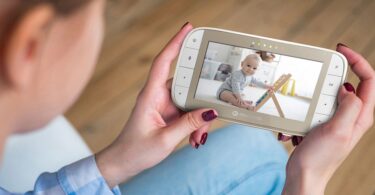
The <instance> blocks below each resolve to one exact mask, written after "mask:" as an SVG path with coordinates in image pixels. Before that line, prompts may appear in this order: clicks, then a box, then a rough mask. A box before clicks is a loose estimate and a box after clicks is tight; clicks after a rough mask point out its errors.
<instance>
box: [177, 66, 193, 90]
mask: <svg viewBox="0 0 375 195" xmlns="http://www.w3.org/2000/svg"><path fill="white" fill-rule="evenodd" d="M192 76H193V69H190V68H184V67H179V69H178V72H177V80H176V85H179V86H182V87H189V86H190V82H191V77H192Z"/></svg>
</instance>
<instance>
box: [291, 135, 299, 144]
mask: <svg viewBox="0 0 375 195" xmlns="http://www.w3.org/2000/svg"><path fill="white" fill-rule="evenodd" d="M292 144H293V146H297V145H298V140H297V136H293V137H292Z"/></svg>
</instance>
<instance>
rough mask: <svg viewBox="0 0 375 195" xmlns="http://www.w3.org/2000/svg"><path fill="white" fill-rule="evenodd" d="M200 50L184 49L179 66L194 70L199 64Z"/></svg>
mask: <svg viewBox="0 0 375 195" xmlns="http://www.w3.org/2000/svg"><path fill="white" fill-rule="evenodd" d="M197 56H198V50H195V49H189V48H184V50H183V51H182V55H181V58H180V62H179V66H183V67H187V68H191V69H194V66H195V63H196V62H197Z"/></svg>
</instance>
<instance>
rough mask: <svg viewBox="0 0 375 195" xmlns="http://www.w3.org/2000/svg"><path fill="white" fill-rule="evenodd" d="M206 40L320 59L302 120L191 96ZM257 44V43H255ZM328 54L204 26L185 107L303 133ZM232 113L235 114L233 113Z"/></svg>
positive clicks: (330, 53)
mask: <svg viewBox="0 0 375 195" xmlns="http://www.w3.org/2000/svg"><path fill="white" fill-rule="evenodd" d="M209 42H216V43H220V44H225V45H230V46H236V47H242V48H248V49H253V50H262V51H268V52H272V53H275V54H279V55H287V56H291V57H296V58H302V59H307V60H313V61H318V62H322V63H323V65H322V68H321V71H320V75H319V78H318V82H317V84H316V87H315V91H314V94H313V98H312V101H311V104H310V107H309V110H308V113H307V115H306V118H305V121H304V122H302V121H297V120H291V119H285V118H281V117H277V116H271V115H267V114H264V113H258V112H252V111H248V110H245V109H241V108H233V107H228V106H225V105H220V104H216V103H212V102H209V101H203V100H199V99H195V93H196V90H197V87H198V82H199V78H200V74H201V70H202V66H203V63H204V58H205V55H206V52H207V49H208V44H209ZM254 43H255V44H254ZM258 43H261V44H260V45H258ZM264 44H265V45H267V46H268V45H273V46H274V47H273V48H269V47H264ZM276 48H277V49H276ZM332 55H333V52H329V51H325V50H320V49H318V48H313V47H308V46H302V45H298V44H293V43H286V42H284V41H279V40H274V39H267V38H260V37H255V36H254V37H253V36H250V35H243V34H235V33H230V32H224V31H218V30H208V29H207V30H205V31H204V33H203V38H202V41H201V46H200V48H199V53H198V57H197V61H196V64H195V68H194V72H193V76H192V81H191V85H190V88H189V91H188V95H187V100H186V104H185V107H187V108H189V109H196V108H201V107H211V108H215V109H216V110H217V111H218V113H219V115H220V118H222V119H224V120H230V121H234V122H237V123H242V124H247V125H256V126H262V127H264V128H267V129H271V130H275V129H276V130H279V131H284V132H285V131H286V132H291V133H294V134H301V135H302V134H305V133H306V131H307V130H308V129H309V128H310V124H311V121H312V119H313V115H314V113H315V109H316V106H317V104H318V99H319V95H320V93H321V91H322V87H323V83H324V79H325V76H326V75H327V71H328V67H329V64H330V61H331V58H332ZM233 113H236V114H237V115H236V114H233Z"/></svg>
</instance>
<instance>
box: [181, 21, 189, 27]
mask: <svg viewBox="0 0 375 195" xmlns="http://www.w3.org/2000/svg"><path fill="white" fill-rule="evenodd" d="M189 23H190V22H186V23H185V24H184V25H182V27H181V29H183V28H184V27H185V26H186V25H188V24H189Z"/></svg>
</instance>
